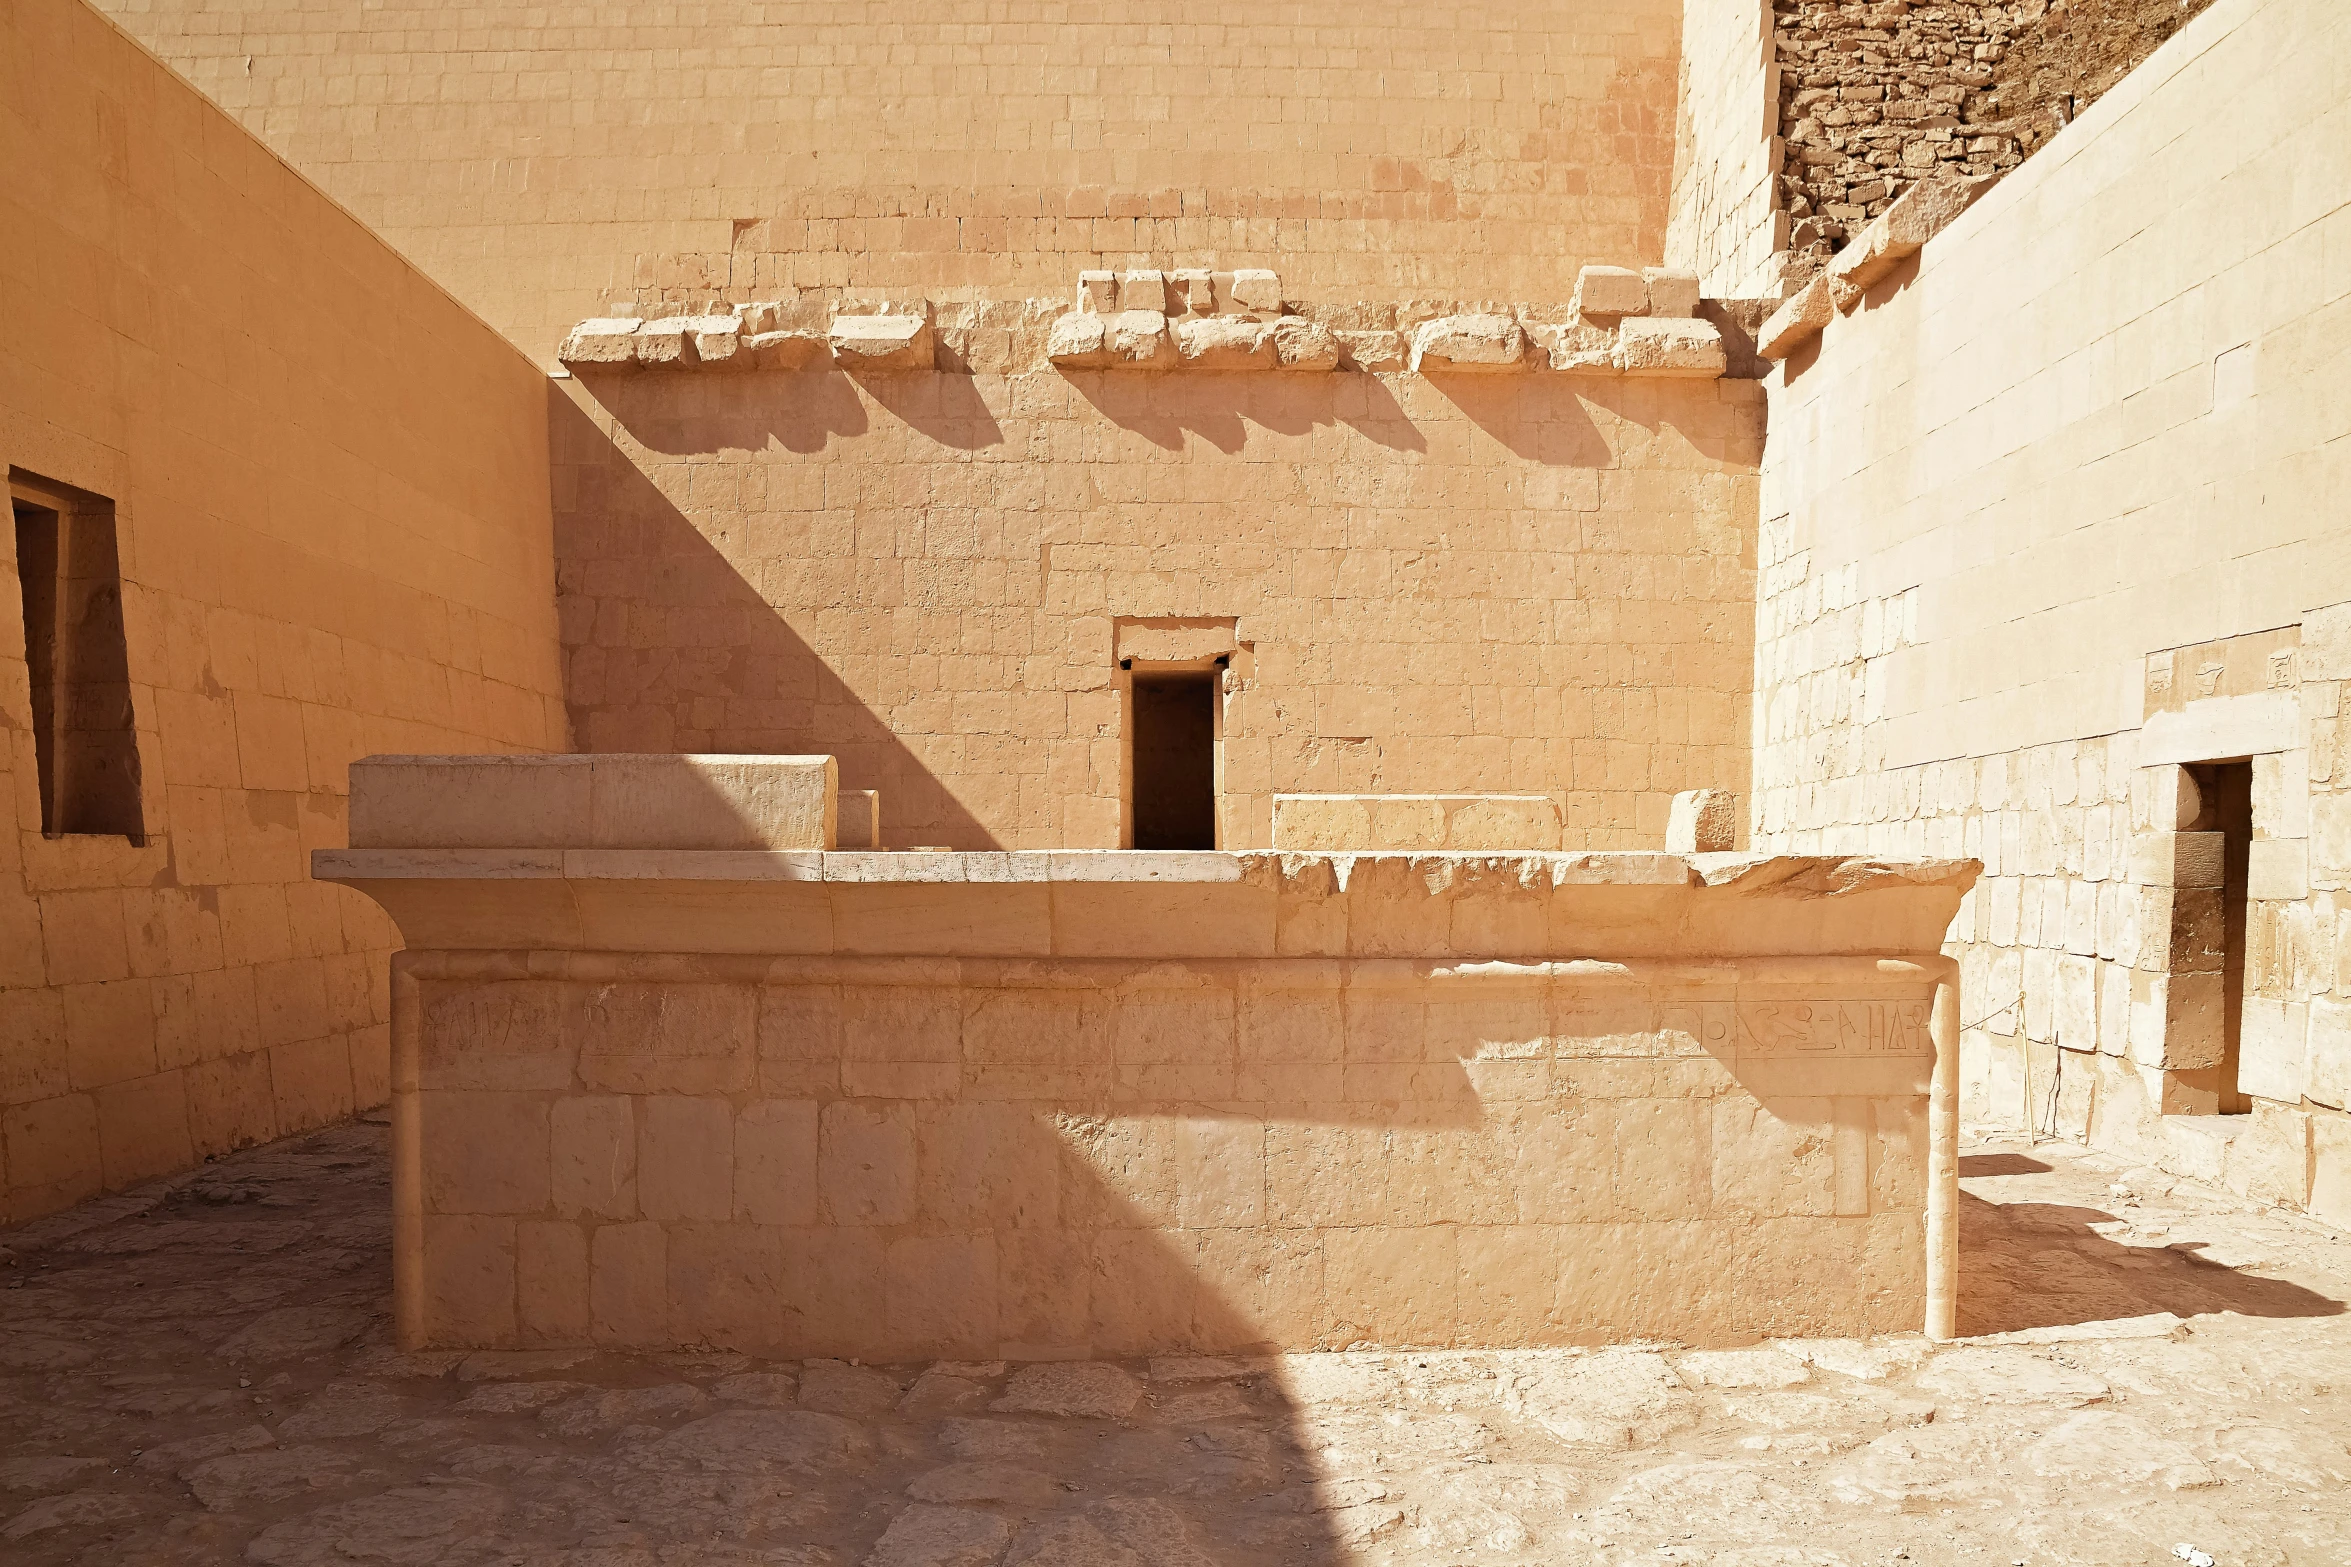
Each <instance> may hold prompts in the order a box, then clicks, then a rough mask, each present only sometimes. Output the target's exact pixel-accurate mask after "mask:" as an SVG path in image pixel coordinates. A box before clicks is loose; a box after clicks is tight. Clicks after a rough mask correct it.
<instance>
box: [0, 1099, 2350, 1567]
mask: <svg viewBox="0 0 2351 1567" xmlns="http://www.w3.org/2000/svg"><path fill="white" fill-rule="evenodd" d="M1965 1170H1966V1172H1967V1178H1966V1181H1965V1185H1966V1188H1967V1193H1968V1195H1967V1197H1966V1198H1965V1199H1964V1205H1965V1219H1966V1226H1965V1231H1964V1234H1965V1254H1964V1267H1965V1274H1964V1277H1965V1280H1966V1286H1967V1297H1966V1301H1967V1304H1966V1308H1965V1312H1966V1315H1965V1324H1964V1325H1965V1327H1966V1329H1967V1331H1969V1332H1970V1333H1972V1334H1974V1335H1976V1337H1974V1338H1973V1339H1971V1340H1970V1341H1968V1342H1965V1343H1962V1344H1957V1345H1951V1346H1945V1347H1942V1348H1931V1347H1930V1346H1929V1345H1928V1344H1926V1343H1925V1342H1924V1341H1923V1340H1921V1339H1918V1338H1888V1339H1880V1340H1875V1341H1870V1342H1866V1343H1856V1342H1850V1341H1805V1342H1799V1341H1788V1342H1784V1343H1781V1344H1778V1345H1764V1346H1758V1347H1755V1348H1752V1349H1743V1350H1729V1351H1711V1352H1709V1351H1685V1350H1681V1349H1678V1348H1676V1347H1674V1346H1670V1345H1659V1346H1646V1347H1639V1348H1626V1349H1602V1350H1593V1351H1573V1350H1567V1351H1553V1352H1522V1353H1476V1352H1441V1353H1437V1352H1432V1353H1418V1354H1338V1355H1312V1356H1294V1357H1280V1358H1269V1359H1265V1360H1251V1361H1205V1360H1157V1361H1151V1362H1148V1363H1140V1362H1138V1363H1128V1364H1118V1365H1110V1364H1071V1365H1047V1366H1028V1367H1017V1366H1015V1367H1006V1366H1003V1365H998V1364H938V1365H929V1366H891V1367H867V1366H854V1365H846V1364H840V1363H833V1362H811V1363H801V1362H790V1363H770V1362H761V1361H755V1360H753V1359H750V1358H748V1357H745V1356H741V1355H734V1354H719V1353H705V1354H680V1355H667V1356H641V1355H640V1356H616V1355H603V1354H597V1355H582V1354H572V1353H561V1354H540V1355H517V1354H505V1355H473V1356H468V1355H461V1354H447V1353H443V1354H423V1355H403V1354H401V1353H399V1352H398V1351H397V1350H395V1349H394V1348H393V1347H392V1345H391V1342H390V1333H389V1323H388V1319H387V1316H386V1296H387V1292H388V1288H389V1283H390V1280H389V1276H388V1269H389V1264H388V1260H387V1259H388V1251H389V1235H388V1228H389V1226H388V1220H387V1217H386V1202H387V1198H386V1191H387V1186H386V1162H385V1134H384V1131H383V1128H382V1127H380V1126H378V1125H371V1124H359V1125H352V1126H344V1127H338V1128H334V1129H332V1130H329V1131H326V1132H323V1133H319V1134H316V1135H313V1136H310V1137H306V1138H300V1139H296V1140H292V1141H288V1142H285V1143H280V1144H276V1145H274V1146H271V1147H267V1148H262V1149H256V1150H253V1151H251V1152H249V1153H245V1154H240V1155H237V1156H234V1157H231V1158H228V1159H224V1160H221V1161H219V1162H218V1163H215V1164H213V1165H211V1166H209V1167H208V1168H206V1169H204V1170H202V1171H199V1172H197V1173H195V1174H193V1175H190V1176H185V1177H180V1178H177V1179H174V1180H171V1181H167V1182H163V1183H159V1184H158V1185H155V1186H152V1187H149V1188H146V1189H143V1190H142V1191H139V1192H135V1193H132V1194H130V1195H128V1196H124V1197H119V1198H110V1199H104V1200H100V1201H96V1202H92V1203H88V1204H85V1205H83V1206H82V1207H80V1208H78V1209H75V1210H73V1211H71V1212H69V1213H65V1214H60V1215H57V1216H55V1217H54V1218H51V1219H47V1220H43V1221H41V1222H39V1223H37V1224H35V1225H32V1226H28V1227H24V1228H21V1229H19V1230H16V1231H14V1232H12V1233H9V1234H6V1235H0V1248H4V1249H5V1250H4V1254H0V1420H4V1425H0V1431H4V1433H5V1434H0V1561H5V1562H7V1563H10V1564H21V1567H39V1564H49V1563H76V1564H104V1567H136V1564H145V1563H212V1562H235V1561H239V1560H244V1561H250V1562H256V1563H263V1564H270V1567H307V1564H312V1563H352V1562H359V1563H388V1564H433V1567H475V1564H483V1567H487V1564H493V1563H514V1564H526V1567H738V1564H750V1563H776V1564H787V1567H854V1564H871V1567H930V1564H936V1567H985V1564H990V1563H1003V1564H1005V1567H1017V1564H1034V1567H1204V1564H1209V1563H1239V1562H1265V1563H1282V1564H1299V1567H1319V1564H1325V1563H1329V1564H1338V1563H1358V1562H1361V1563H1384V1562H1395V1563H1405V1562H1411V1563H1433V1564H1473V1563H1476V1564H1483V1563H1530V1564H1531V1563H1542V1564H1547V1567H1548V1564H1560V1567H1564V1564H1571V1563H1572V1564H1585V1563H1591V1564H1601V1567H1623V1564H1632V1563H1675V1564H1713V1567H1839V1564H1844V1567H1860V1564H1862V1563H1876V1562H1903V1563H1913V1564H1929V1563H1953V1564H1957V1563H2004V1564H2005V1563H2030V1564H2036V1567H2037V1564H2041V1563H2082V1564H2100V1567H2103V1564H2121V1563H2157V1562H2164V1563H2176V1562H2178V1561H2180V1560H2183V1559H2184V1560H2189V1561H2200V1560H2202V1559H2204V1558H2205V1557H2209V1558H2211V1559H2212V1560H2213V1561H2215V1562H2217V1563H2219V1564H2221V1567H2239V1564H2274V1563H2295V1564H2301V1563H2312V1564H2316V1563H2342V1562H2346V1561H2351V1489H2347V1481H2351V1448H2347V1446H2346V1438H2347V1436H2351V1317H2345V1316H2344V1315H2342V1312H2343V1304H2342V1303H2343V1302H2344V1301H2345V1300H2346V1299H2351V1241H2347V1240H2346V1239H2345V1238H2344V1237H2342V1236H2340V1235H2338V1234H2336V1233H2335V1232H2333V1231H2330V1230H2327V1229H2325V1228H2323V1227H2321V1226H2319V1225H2317V1224H2315V1223H2313V1222H2311V1221H2308V1220H2305V1219H2302V1218H2299V1217H2295V1216H2292V1215H2289V1214H2285V1213H2280V1212H2260V1211H2256V1210H2254V1209H2251V1208H2249V1207H2248V1206H2247V1205H2245V1204H2243V1203H2242V1202H2239V1201H2237V1200H2235V1199H2232V1198H2229V1197H2227V1196H2225V1195H2220V1194H2216V1193H2213V1192H2210V1191H2207V1190H2203V1189H2201V1188H2193V1187H2190V1186H2187V1185H2184V1184H2180V1183H2175V1182H2172V1181H2170V1180H2168V1179H2166V1178H2164V1177H2160V1176H2157V1175H2155V1174H2154V1173H2153V1172H2149V1171H2125V1170H2122V1169H2119V1168H2118V1167H2116V1166H2114V1165H2112V1164H2110V1163H2108V1162H2106V1161H2104V1160H2101V1159H2098V1158H2094V1157H2091V1156H2088V1155H2084V1154H2082V1153H2081V1152H2079V1151H2078V1150H2073V1149H2069V1148H2052V1147H2050V1146H2048V1145H2043V1146H2041V1147H2039V1148H2035V1149H2030V1150H2027V1149H2023V1148H2017V1147H1991V1146H1986V1147H1983V1148H1980V1149H1978V1150H1976V1151H1974V1152H1973V1153H1971V1155H1970V1157H1969V1158H1968V1160H1967V1162H1966V1165H1965ZM2197 1553H2200V1554H2197Z"/></svg>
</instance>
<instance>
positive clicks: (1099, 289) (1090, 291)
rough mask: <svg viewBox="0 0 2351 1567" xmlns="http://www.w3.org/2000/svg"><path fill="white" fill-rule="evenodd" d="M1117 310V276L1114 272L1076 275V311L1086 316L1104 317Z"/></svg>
mask: <svg viewBox="0 0 2351 1567" xmlns="http://www.w3.org/2000/svg"><path fill="white" fill-rule="evenodd" d="M1117 308H1118V274H1117V273H1115V272H1080V273H1079V274H1078V309H1079V310H1080V311H1082V312H1084V313H1085V314H1087V315H1095V316H1106V315H1109V314H1110V313H1111V312H1112V311H1114V310H1116V309H1117Z"/></svg>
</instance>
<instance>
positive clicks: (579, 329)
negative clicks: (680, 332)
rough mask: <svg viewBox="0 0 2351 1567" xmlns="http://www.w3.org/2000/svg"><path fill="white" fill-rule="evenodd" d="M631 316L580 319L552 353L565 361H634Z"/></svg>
mask: <svg viewBox="0 0 2351 1567" xmlns="http://www.w3.org/2000/svg"><path fill="white" fill-rule="evenodd" d="M642 325H644V323H643V322H641V321H639V320H638V319H637V318H635V317H634V316H598V317H594V318H592V319H590V320H586V321H582V322H581V323H580V324H579V325H578V326H575V327H573V328H572V329H571V331H570V333H569V334H567V335H566V336H565V338H564V339H563V345H562V346H561V347H560V348H558V349H557V350H556V351H555V357H556V358H558V359H560V360H562V361H563V362H564V363H565V364H567V365H628V364H635V363H636V362H637V341H636V339H637V329H638V328H639V327H641V326H642Z"/></svg>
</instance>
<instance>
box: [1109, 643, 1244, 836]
mask: <svg viewBox="0 0 2351 1567" xmlns="http://www.w3.org/2000/svg"><path fill="white" fill-rule="evenodd" d="M1221 673H1223V671H1221V670H1204V671H1198V672H1193V671H1184V672H1182V673H1170V674H1144V673H1141V672H1137V673H1136V674H1135V676H1134V694H1133V697H1132V699H1131V700H1130V702H1129V704H1128V709H1127V711H1128V715H1129V718H1130V720H1131V725H1132V727H1131V729H1130V731H1129V732H1130V734H1131V735H1132V737H1133V746H1134V785H1133V787H1134V801H1133V812H1134V815H1133V820H1134V846H1135V847H1136V848H1138V849H1213V848H1215V847H1216V681H1217V676H1218V675H1220V674H1221Z"/></svg>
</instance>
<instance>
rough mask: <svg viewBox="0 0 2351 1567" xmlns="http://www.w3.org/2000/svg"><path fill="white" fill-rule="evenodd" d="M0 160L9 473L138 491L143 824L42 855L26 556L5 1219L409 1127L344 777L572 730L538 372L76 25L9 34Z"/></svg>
mask: <svg viewBox="0 0 2351 1567" xmlns="http://www.w3.org/2000/svg"><path fill="white" fill-rule="evenodd" d="M0 167H5V168H6V169H7V170H8V171H9V177H8V179H7V181H6V182H5V184H4V185H0V233H5V234H6V235H7V236H8V237H7V242H6V244H5V245H0V314H4V315H5V317H6V319H7V321H8V323H9V329H8V336H7V340H6V342H5V344H4V345H0V460H4V461H5V463H6V464H7V465H8V466H9V468H10V469H11V471H12V473H16V474H18V475H29V476H37V477H38V478H39V479H41V480H44V481H47V482H48V483H50V484H52V485H62V486H68V487H71V488H72V489H75V490H78V491H80V492H83V493H84V494H88V495H95V496H99V497H104V498H105V499H106V500H109V501H111V502H112V510H113V523H114V532H115V542H116V545H117V551H116V553H117V556H118V559H119V568H120V579H121V580H120V589H119V602H120V605H121V614H122V622H123V638H122V647H123V649H124V652H125V654H126V655H127V664H128V673H129V694H130V702H129V710H130V712H129V718H130V726H131V728H132V730H133V732H134V735H135V739H136V744H137V752H138V759H139V789H140V793H141V802H140V803H141V807H142V811H141V814H142V816H143V823H142V826H143V829H144V831H143V834H142V838H143V841H136V840H134V839H133V838H132V837H130V836H128V835H113V836H107V835H78V836H71V837H61V838H52V837H45V836H44V835H43V834H42V831H41V814H40V788H39V784H38V767H37V750H38V747H37V746H36V743H35V739H34V734H33V729H32V715H33V704H32V701H31V697H30V688H29V683H28V668H27V659H26V651H27V648H26V628H25V624H24V620H23V616H22V613H21V612H22V609H23V606H24V602H25V601H24V597H23V595H22V593H21V591H20V584H19V573H18V570H17V564H16V561H15V558H14V552H13V548H12V547H10V554H9V556H8V557H7V564H6V567H5V569H0V780H4V781H0V787H4V788H5V790H6V795H5V798H6V800H7V802H8V804H7V806H6V807H5V810H6V812H7V819H6V821H5V822H4V823H0V827H4V828H5V830H0V1221H5V1220H10V1219H21V1218H25V1217H29V1216H30V1215H32V1214H35V1213H39V1212H43V1211H46V1210H48V1209H52V1208H56V1207H59V1206H62V1205H63V1204H66V1203H69V1202H72V1201H74V1200H76V1199H78V1198H81V1197H84V1196H87V1195H89V1194H91V1193H93V1192H96V1191H99V1190H101V1189H105V1188H111V1187H118V1186H122V1185H125V1184H127V1183H129V1182H133V1181H136V1180H139V1179H142V1178H145V1177H147V1176H151V1175H155V1174H158V1173H162V1172H164V1171H168V1170H172V1169H175V1168H178V1167H181V1166H184V1165H187V1164H189V1163H192V1162H193V1161H195V1160H197V1159H199V1158H201V1157H203V1156H204V1155H206V1154H209V1153H214V1152H218V1151H221V1150H223V1149H227V1148H232V1147H236V1146H240V1145H242V1144H245V1143H250V1142H256V1141H259V1140H261V1139H264V1138H268V1137H273V1136H276V1135H279V1134H281V1133H284V1132H290V1131H294V1130H297V1129H300V1128H304V1127H309V1126H315V1125H318V1124H321V1123H323V1122H325V1121H328V1120H331V1119H333V1118H335V1117H337V1116H340V1115H346V1114H349V1113H350V1111H351V1110H352V1108H353V1107H354V1105H357V1104H368V1103H373V1102H375V1101H378V1100H381V1099H382V1098H383V1097H384V1095H385V1092H386V1076H385V1074H386V1070H387V1066H386V1054H385V1051H386V1043H385V1040H386V1035H385V1018H386V998H385V992H384V983H385V981H384V974H385V957H386V953H387V951H388V950H389V949H390V948H391V947H393V946H394V945H395V944H396V938H395V936H394V933H393V931H392V927H391V925H390V924H389V923H388V922H387V921H386V920H385V919H384V918H383V917H382V916H381V915H380V914H379V913H378V912H377V911H376V910H375V908H374V907H373V906H372V905H370V904H369V903H367V902H366V901H365V900H364V899H360V898H358V897H355V896H353V895H351V894H349V893H347V892H345V891H343V890H342V889H340V888H336V887H331V886H324V885H320V884H317V883H313V882H310V881H309V880H308V879H307V877H306V867H307V862H306V860H305V855H306V853H307V851H308V850H310V849H312V848H316V847H322V846H332V845H336V844H339V843H341V842H342V838H343V821H344V794H345V788H346V785H345V770H346V768H347V766H348V764H349V762H350V761H351V760H352V759H353V758H354V757H357V756H361V755H364V754H366V753H368V752H371V751H498V750H539V749H550V748H560V747H561V746H562V744H563V740H564V728H563V724H564V719H563V711H562V706H561V702H560V698H559V696H558V693H557V680H558V662H557V658H556V652H555V646H556V644H555V615H554V594H553V581H552V567H551V564H550V561H551V545H550V539H549V521H548V508H547V457H546V396H545V391H544V381H543V379H542V378H541V377H540V375H539V374H538V373H537V372H536V371H535V370H534V369H533V367H532V366H531V365H530V364H529V363H528V362H527V361H526V360H525V359H524V358H523V357H522V356H520V355H519V354H517V353H515V352H514V351H513V350H512V349H511V348H509V347H507V346H506V345H505V344H504V343H503V342H501V341H500V340H499V339H498V337H497V336H496V334H494V333H493V332H491V331H490V330H489V329H488V328H487V327H485V326H483V325H482V324H481V323H480V322H479V321H477V320H476V319H474V318H473V317H471V316H470V315H468V314H467V313H466V312H465V311H464V310H463V309H462V308H461V307H459V306H458V305H456V304H455V303H453V302H452V301H451V300H450V299H449V298H448V297H447V296H446V295H445V294H443V293H441V292H440V291H439V290H438V289H437V288H436V287H434V286H433V284H431V283H430V282H428V281H426V279H425V278H424V277H423V276H421V275H420V274H419V273H418V272H417V271H416V270H415V269H414V268H412V267H410V266H409V265H408V264H407V263H405V262H403V261H402V260H400V259H399V258H398V257H397V256H396V255H394V254H393V253H392V251H391V250H390V249H389V248H388V247H386V246H385V245H384V244H383V243H382V242H381V241H379V240H377V239H375V238H374V237H373V236H372V235H370V234H369V233H368V232H367V230H366V229H365V228H363V227H362V226H361V225H360V224H359V223H358V222H356V221H355V220H354V219H353V218H351V216H350V215H349V214H347V213H345V212H344V211H342V210H341V209H340V208H338V207H336V206H335V204H334V203H333V202H332V201H330V200H329V199H328V198H326V197H325V196H323V195H321V194H320V193H319V192H318V191H317V190H316V189H315V188H313V187H312V186H310V185H309V184H307V183H305V182H304V181H303V179H302V178H301V177H300V176H299V175H297V174H295V173H294V172H293V171H292V170H290V169H288V168H287V167H286V166H285V165H284V164H283V163H281V162H279V161H278V159H277V158H276V157H275V156H273V155H272V154H271V153H270V152H269V151H268V150H267V149H266V148H264V147H263V146H262V145H261V144H260V143H259V142H257V141H255V140H253V139H252V138H251V137H250V136H248V135H247V134H246V133H245V132H244V131H242V130H241V129H239V128H238V127H237V125H236V124H235V122H233V121H232V120H230V119H229V118H228V117H227V116H226V115H224V114H222V113H221V112H220V111H218V110H217V109H215V108H213V107H212V106H211V105H210V104H208V103H206V102H205V101H204V100H203V99H202V98H201V97H200V96H198V95H197V94H196V93H195V92H194V91H193V90H192V89H190V88H189V87H188V86H187V85H186V84H185V83H183V82H181V81H179V80H178V79H176V78H175V77H173V76H172V75H171V73H170V72H169V71H167V70H165V69H164V68H163V67H162V66H161V65H159V64H157V63H156V62H155V61H154V60H153V59H152V58H150V57H149V56H148V55H147V54H145V53H144V52H143V51H142V50H141V49H140V48H139V47H138V46H137V45H136V44H135V43H133V42H132V41H131V40H130V39H128V38H126V37H125V36H123V35H122V34H121V33H120V32H118V31H117V30H116V29H115V28H114V27H113V26H112V24H110V23H108V22H107V21H106V20H104V19H103V18H102V17H100V16H99V15H98V14H97V13H95V12H93V11H91V10H89V9H87V8H85V7H83V6H81V5H78V4H75V3H72V0H20V3H19V4H17V5H16V6H15V7H14V8H13V9H11V10H8V11H7V12H5V13H0ZM0 537H4V536H0Z"/></svg>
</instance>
